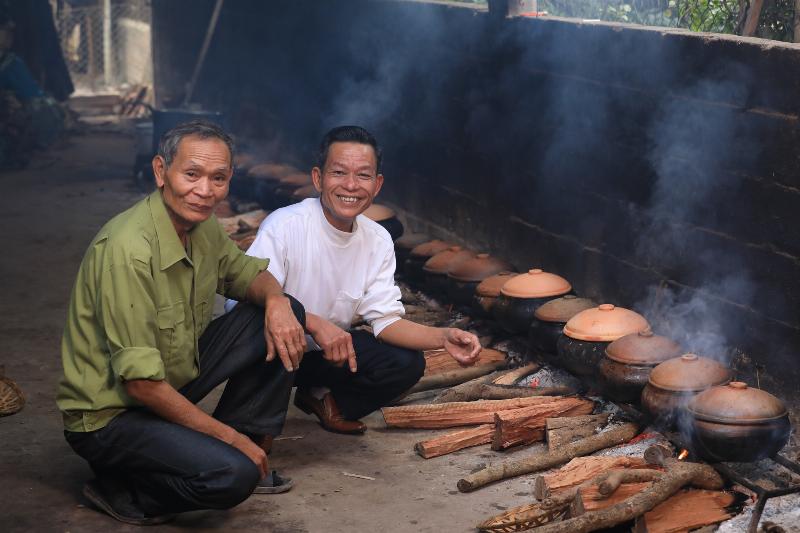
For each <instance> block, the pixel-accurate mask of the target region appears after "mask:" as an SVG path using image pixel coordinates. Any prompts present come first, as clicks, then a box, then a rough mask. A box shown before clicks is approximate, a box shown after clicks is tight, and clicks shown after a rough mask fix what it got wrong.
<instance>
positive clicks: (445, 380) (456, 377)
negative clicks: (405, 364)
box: [406, 361, 506, 394]
mask: <svg viewBox="0 0 800 533" xmlns="http://www.w3.org/2000/svg"><path fill="white" fill-rule="evenodd" d="M505 365H506V362H505V361H495V362H493V363H489V364H486V365H480V366H470V367H466V368H461V369H459V370H451V371H448V372H441V373H439V374H433V375H430V376H422V379H420V380H419V381H418V382H417V384H416V385H414V386H413V387H411V388H410V389H409V390H408V391H406V394H412V393H414V392H420V391H424V390H431V389H443V388H444V387H450V386H452V385H458V384H459V383H464V382H465V381H469V380H471V379H475V378H477V377H480V376H483V375H485V374H491V373H492V372H494V371H495V370H497V369H499V368H502V367H504V366H505Z"/></svg>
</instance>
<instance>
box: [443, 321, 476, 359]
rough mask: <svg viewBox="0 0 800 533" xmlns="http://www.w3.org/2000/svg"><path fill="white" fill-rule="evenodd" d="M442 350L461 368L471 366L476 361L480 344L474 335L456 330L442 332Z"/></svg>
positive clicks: (450, 329) (448, 329) (449, 329)
mask: <svg viewBox="0 0 800 533" xmlns="http://www.w3.org/2000/svg"><path fill="white" fill-rule="evenodd" d="M444 349H445V350H447V353H449V354H450V355H451V356H452V357H453V359H455V360H456V361H458V364H460V365H462V366H471V365H474V364H475V361H477V360H478V355H479V354H480V353H481V343H480V341H479V340H478V337H476V336H475V335H474V334H472V333H470V332H468V331H464V330H462V329H457V328H447V329H445V331H444Z"/></svg>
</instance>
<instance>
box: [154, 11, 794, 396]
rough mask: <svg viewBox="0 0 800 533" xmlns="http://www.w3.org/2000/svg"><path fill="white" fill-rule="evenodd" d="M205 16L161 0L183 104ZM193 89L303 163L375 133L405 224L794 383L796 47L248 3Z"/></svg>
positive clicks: (478, 16)
mask: <svg viewBox="0 0 800 533" xmlns="http://www.w3.org/2000/svg"><path fill="white" fill-rule="evenodd" d="M211 9H212V2H211V1H210V0H202V1H200V0H197V1H196V0H153V44H154V57H155V61H156V64H155V84H156V93H157V97H158V99H159V102H160V103H161V104H169V103H171V102H175V101H180V99H181V96H182V91H183V88H184V84H185V82H186V80H188V78H189V76H190V73H191V69H192V67H193V64H194V58H195V55H196V53H197V51H198V50H199V48H200V43H201V41H202V38H203V34H204V33H205V24H206V23H207V20H208V17H209V16H210V13H211ZM195 94H196V95H197V97H196V99H197V101H198V102H200V103H202V104H203V105H205V106H207V107H211V108H217V109H221V110H223V111H225V112H226V113H227V114H228V116H229V118H230V123H231V125H232V127H233V128H234V130H235V131H236V132H237V133H238V134H239V135H240V137H242V138H246V139H249V140H250V141H251V145H252V146H257V147H258V149H259V150H261V151H262V153H264V154H265V155H266V156H269V157H274V158H278V159H282V160H290V161H294V162H296V163H298V164H300V165H304V166H308V167H310V166H311V163H312V160H311V153H312V152H313V148H314V146H315V144H316V142H317V141H318V139H319V137H320V136H321V134H322V133H323V132H324V131H325V130H326V129H328V128H329V127H331V126H334V125H338V124H341V123H357V124H363V125H365V126H366V127H368V128H370V129H372V130H374V131H375V133H376V134H377V135H378V137H379V139H380V140H381V141H382V143H383V144H384V146H385V149H386V164H385V169H384V170H385V174H386V179H387V181H386V186H385V188H384V191H383V192H382V199H383V201H385V202H389V203H391V204H393V205H395V206H397V207H399V208H401V209H402V210H404V212H406V213H407V214H408V217H409V218H408V220H409V221H410V224H411V225H414V226H415V227H428V228H440V229H444V230H447V231H450V232H452V234H455V235H458V236H460V238H461V239H463V240H464V241H465V242H467V243H468V244H471V245H473V246H475V247H476V248H480V249H481V250H487V251H491V252H493V253H497V254H499V255H502V256H504V257H506V258H508V259H510V260H512V261H513V262H514V263H515V264H516V265H518V267H519V268H521V269H523V268H528V267H531V266H539V267H542V268H545V269H547V270H551V271H554V272H558V273H560V274H562V275H563V276H565V277H567V278H568V279H569V280H570V281H571V282H572V283H573V285H574V286H575V288H576V290H577V292H579V293H581V294H585V295H589V296H592V297H595V298H597V299H600V300H605V301H610V302H612V303H616V304H618V305H623V306H626V307H634V308H636V309H638V310H640V311H642V312H644V313H646V314H647V315H648V317H649V318H651V320H652V322H653V323H654V325H655V327H656V329H657V330H660V331H662V332H664V333H669V334H671V335H673V336H674V337H676V338H678V339H679V340H681V341H683V342H684V343H686V344H687V345H689V346H690V347H692V348H695V349H697V350H698V351H701V352H705V353H713V354H717V355H720V356H725V354H730V352H731V350H732V349H733V348H736V349H738V350H740V351H744V352H746V353H747V354H748V355H749V356H750V357H751V358H752V359H753V360H754V361H757V362H758V363H759V364H760V365H762V366H763V367H764V368H760V369H759V371H760V372H761V371H763V370H766V372H767V373H768V374H770V375H772V376H773V377H775V378H777V379H778V380H779V381H780V382H781V383H782V384H783V386H784V387H785V390H786V391H789V392H793V391H796V390H797V385H796V383H797V380H798V379H800V354H798V351H800V301H799V300H800V237H799V233H800V230H799V229H798V220H800V216H799V215H798V212H800V177H798V172H797V168H798V163H799V162H800V144H799V143H798V140H799V139H798V127H797V126H798V115H799V114H800V98H798V95H799V94H800V47H798V46H797V45H789V44H782V43H770V42H765V41H759V40H755V39H742V38H735V37H727V36H715V35H703V34H691V33H689V32H684V31H679V30H678V31H675V30H660V29H647V28H637V27H628V26H619V25H611V24H604V23H583V24H582V23H579V22H576V21H570V20H558V19H544V20H541V19H539V20H537V19H509V20H504V19H497V18H495V17H492V16H491V15H490V14H488V13H486V12H483V11H480V10H476V9H468V8H461V7H447V6H443V5H440V4H429V3H421V2H404V1H380V0H372V1H370V0H340V1H337V2H315V1H312V0H291V1H289V0H283V1H272V2H260V1H255V0H238V1H237V2H228V3H226V4H225V8H224V10H223V13H222V16H221V18H220V25H219V28H218V32H217V34H216V36H215V38H214V41H213V43H212V46H211V49H210V52H209V55H208V60H207V62H206V66H205V68H204V70H203V73H202V76H201V80H200V85H199V87H198V88H197V90H196V92H195ZM256 139H258V141H255V140H256ZM749 370H750V372H751V373H752V371H753V368H752V367H751V368H750V369H749Z"/></svg>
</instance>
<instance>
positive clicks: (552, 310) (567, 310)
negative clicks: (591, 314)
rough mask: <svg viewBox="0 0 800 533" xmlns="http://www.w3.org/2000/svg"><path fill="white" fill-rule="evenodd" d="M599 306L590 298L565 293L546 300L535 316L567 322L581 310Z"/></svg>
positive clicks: (545, 320) (547, 320)
mask: <svg viewBox="0 0 800 533" xmlns="http://www.w3.org/2000/svg"><path fill="white" fill-rule="evenodd" d="M592 307H597V302H595V301H594V300H590V299H588V298H578V297H577V296H575V295H574V294H565V295H564V296H562V297H561V298H556V299H555V300H550V301H549V302H545V303H543V304H542V305H540V306H539V307H538V308H536V311H535V312H534V313H533V316H535V317H536V318H538V319H539V320H541V321H542V322H562V323H563V322H567V321H568V320H569V319H570V318H572V317H574V316H575V315H577V314H578V313H580V312H581V311H585V310H586V309H591V308H592Z"/></svg>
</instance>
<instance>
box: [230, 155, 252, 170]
mask: <svg viewBox="0 0 800 533" xmlns="http://www.w3.org/2000/svg"><path fill="white" fill-rule="evenodd" d="M255 162H256V157H255V156H254V155H253V154H251V153H249V152H239V153H238V154H236V155H235V156H233V166H234V167H236V168H238V169H245V168H250V167H252V166H253V164H254V163H255Z"/></svg>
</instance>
